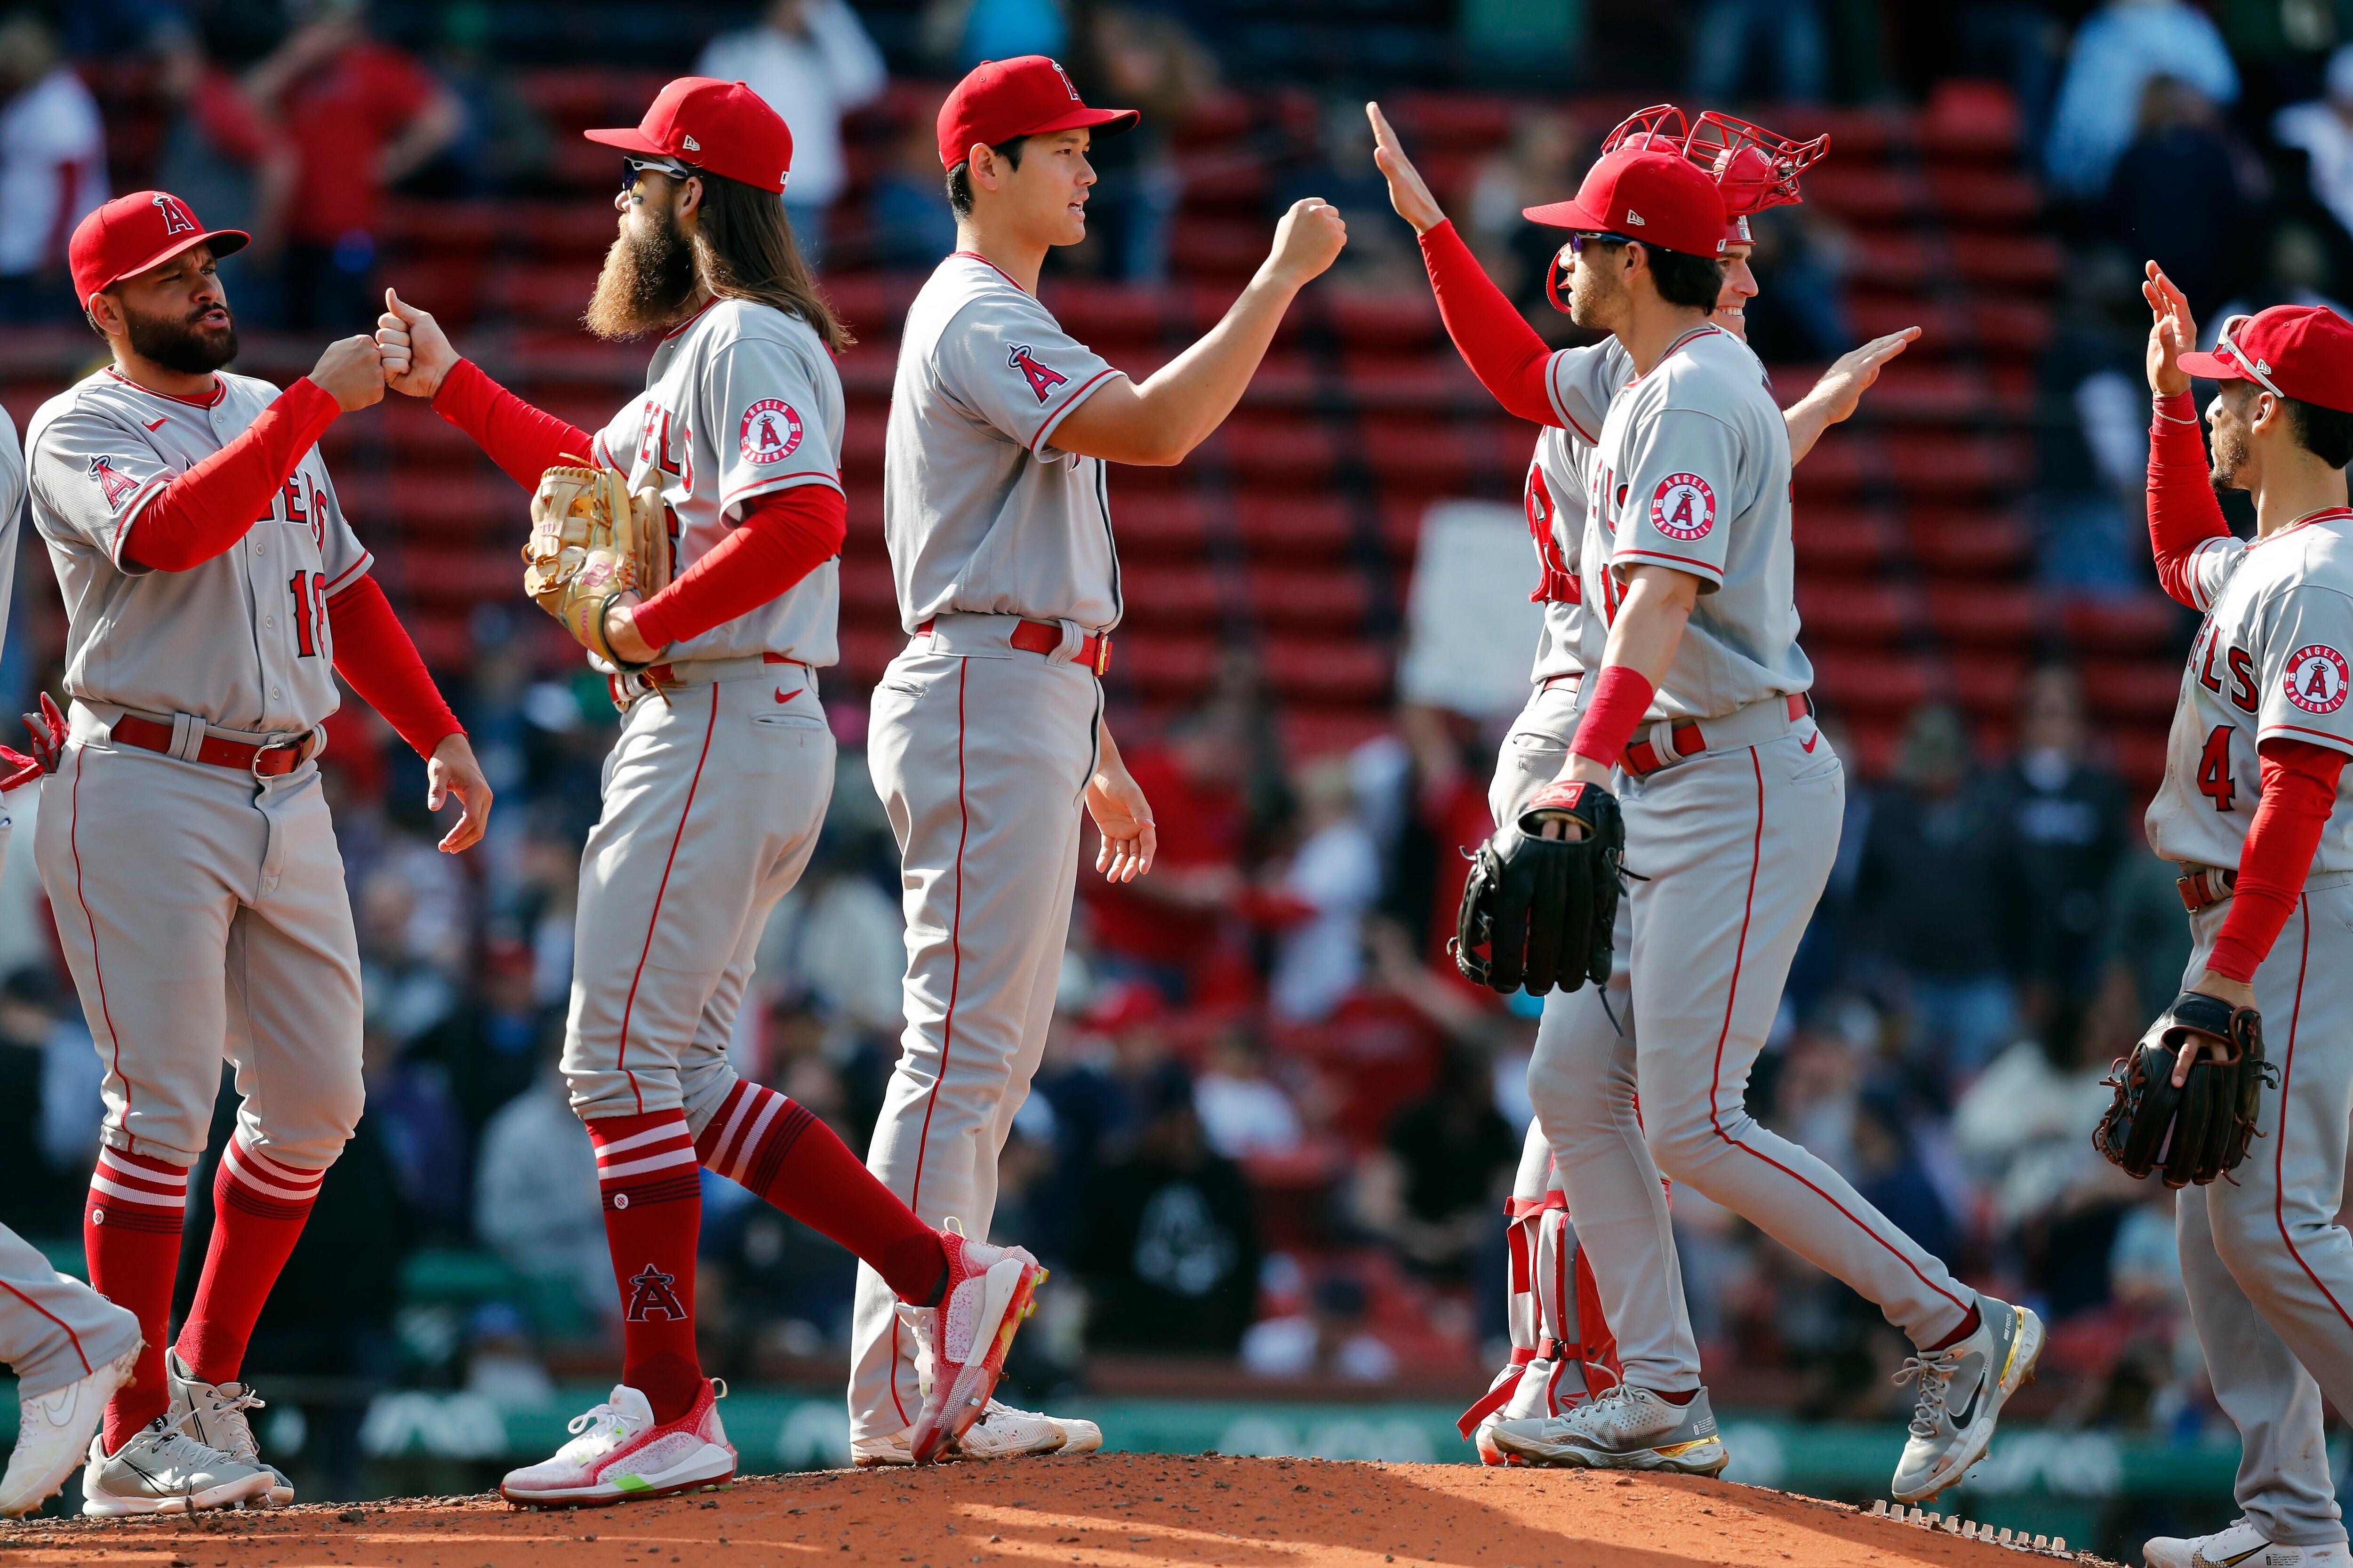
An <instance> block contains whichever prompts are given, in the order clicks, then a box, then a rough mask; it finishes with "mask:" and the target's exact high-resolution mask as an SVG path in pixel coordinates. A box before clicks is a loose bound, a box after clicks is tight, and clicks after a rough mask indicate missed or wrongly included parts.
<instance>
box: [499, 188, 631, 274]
mask: <svg viewBox="0 0 2353 1568" xmlns="http://www.w3.org/2000/svg"><path fill="white" fill-rule="evenodd" d="M615 173H616V174H618V168H617V166H616V170H615ZM510 221H511V229H510V232H512V233H513V234H515V235H517V236H519V237H521V238H522V242H523V245H524V247H525V248H526V249H527V250H528V251H529V252H530V254H531V255H532V256H533V257H535V258H538V259H540V260H542V261H581V260H590V261H597V260H601V259H602V258H603V257H604V254H605V252H606V251H607V250H609V249H610V248H612V245H613V238H614V236H615V234H616V233H617V232H618V231H617V224H618V223H619V222H620V217H619V215H617V213H615V212H614V211H613V208H612V206H611V205H610V204H608V203H589V202H583V201H576V200H575V201H560V202H528V203H524V204H522V205H521V207H520V208H519V209H518V210H517V211H516V212H515V213H514V215H513V216H512V219H511V220H510Z"/></svg>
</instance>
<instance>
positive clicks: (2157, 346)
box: [2140, 261, 2198, 397]
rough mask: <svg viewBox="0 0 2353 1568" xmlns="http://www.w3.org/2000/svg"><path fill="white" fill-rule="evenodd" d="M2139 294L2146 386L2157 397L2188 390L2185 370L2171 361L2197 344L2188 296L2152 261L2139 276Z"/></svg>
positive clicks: (2196, 328) (2187, 375)
mask: <svg viewBox="0 0 2353 1568" xmlns="http://www.w3.org/2000/svg"><path fill="white" fill-rule="evenodd" d="M2140 294H2141V298H2142V299H2144V300H2147V301H2148V313H2149V318H2150V320H2149V323H2148V389H2149V390H2150V391H2151V392H2154V393H2155V394H2157V395H2158V396H2159V397H2170V396H2172V395H2174V394H2175V393H2177V392H2187V391H2189V372H2188V371H2186V370H2183V369H2182V368H2181V366H2180V365H2179V364H2177V363H2174V362H2175V361H2176V360H2177V359H2178V358H2179V356H2180V355H2182V354H2185V353H2189V351H2190V350H2192V349H2194V348H2196V347H2197V346H2198V323H2197V321H2194V320H2192V319H2191V317H2190V314H2189V296H2187V295H2185V294H2183V293H2182V291H2181V290H2180V289H2177V288H2175V287H2174V286H2173V279H2170V278H2168V277H2167V276H2166V275H2165V268H2162V267H2159V266H2158V264H2157V263H2156V262H2154V261H2152V262H2150V263H2149V264H2148V276H2147V278H2145V279H2142V280H2141V286H2140Z"/></svg>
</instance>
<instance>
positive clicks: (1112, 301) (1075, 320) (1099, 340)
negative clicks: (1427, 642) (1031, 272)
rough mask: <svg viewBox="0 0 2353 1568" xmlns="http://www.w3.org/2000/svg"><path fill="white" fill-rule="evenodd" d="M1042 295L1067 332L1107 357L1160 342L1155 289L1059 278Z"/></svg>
mask: <svg viewBox="0 0 2353 1568" xmlns="http://www.w3.org/2000/svg"><path fill="white" fill-rule="evenodd" d="M1039 299H1040V300H1042V301H1043V302H1044V304H1045V306H1046V308H1047V309H1048V310H1051V311H1053V312H1054V319H1055V320H1056V321H1060V322H1061V323H1062V330H1063V331H1066V332H1068V333H1070V334H1071V336H1072V337H1074V338H1076V339H1078V340H1079V342H1082V343H1084V344H1086V345H1087V346H1088V347H1090V348H1092V349H1093V350H1094V351H1095V352H1096V353H1099V354H1103V355H1104V356H1105V357H1106V358H1109V357H1112V356H1113V351H1114V350H1116V349H1119V348H1123V347H1130V346H1133V345H1134V344H1137V343H1156V342H1159V341H1160V291H1159V290H1158V289H1149V288H1144V287H1140V286H1137V285H1134V284H1125V283H1097V282H1094V281H1092V279H1072V278H1058V279H1054V280H1053V281H1052V282H1051V283H1050V284H1049V285H1048V286H1047V287H1046V288H1045V289H1041V290H1040V291H1039Z"/></svg>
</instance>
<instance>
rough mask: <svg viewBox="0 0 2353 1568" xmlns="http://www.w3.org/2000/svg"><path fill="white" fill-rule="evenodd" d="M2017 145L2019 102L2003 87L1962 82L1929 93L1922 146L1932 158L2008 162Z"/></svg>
mask: <svg viewBox="0 0 2353 1568" xmlns="http://www.w3.org/2000/svg"><path fill="white" fill-rule="evenodd" d="M2018 142H2019V124H2018V100H2016V99H2015V98H2013V97H2011V96H2010V89H2008V88H2006V87H2004V86H2002V85H2001V84H2000V83H1999V82H1992V81H1980V80H1977V79H1969V78H1959V79H1952V80H1947V81H1940V82H1938V83H1937V84H1936V86H1935V87H1934V88H1932V89H1929V93H1928V107H1927V110H1926V113H1924V114H1923V115H1922V117H1921V124H1920V146H1921V150H1922V151H1923V152H1925V153H1927V154H1928V156H1930V157H1931V158H1936V159H1946V160H1956V161H1957V160H1964V159H1971V158H1977V159H1984V160H1987V161H1993V160H2006V159H2009V158H2011V157H2014V156H2015V155H2016V154H2017V152H2018Z"/></svg>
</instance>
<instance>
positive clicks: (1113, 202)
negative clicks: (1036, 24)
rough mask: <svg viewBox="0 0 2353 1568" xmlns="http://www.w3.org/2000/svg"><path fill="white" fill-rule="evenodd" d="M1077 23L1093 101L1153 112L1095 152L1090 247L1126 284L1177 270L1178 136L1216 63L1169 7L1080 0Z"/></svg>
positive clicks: (1080, 62)
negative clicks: (1173, 230) (1172, 260)
mask: <svg viewBox="0 0 2353 1568" xmlns="http://www.w3.org/2000/svg"><path fill="white" fill-rule="evenodd" d="M1073 11H1074V15H1073V16H1072V18H1071V79H1073V80H1074V81H1076V82H1077V83H1078V86H1079V90H1080V92H1081V93H1082V95H1083V96H1084V97H1085V98H1087V100H1089V101H1091V102H1101V101H1104V100H1108V101H1110V102H1113V103H1125V104H1132V105H1134V107H1135V108H1137V109H1139V110H1142V111H1143V113H1144V118H1143V119H1142V120H1141V121H1137V122H1136V126H1135V128H1134V130H1133V131H1130V132H1127V133H1126V134H1125V135H1124V136H1108V137H1105V138H1103V140H1101V141H1099V142H1095V143H1094V144H1093V145H1092V147H1090V148H1089V149H1088V150H1087V161H1088V162H1089V163H1092V164H1093V165H1094V171H1095V188H1094V190H1093V191H1092V193H1090V194H1089V195H1088V197H1087V240H1088V248H1089V249H1091V250H1096V249H1098V247H1099V251H1098V256H1099V263H1100V264H1099V266H1098V268H1097V270H1098V272H1099V273H1100V274H1101V275H1102V276H1103V277H1105V278H1109V279H1116V280H1118V281H1120V282H1124V283H1159V282H1163V281H1165V280H1166V278H1167V276H1168V226H1169V222H1170V220H1171V219H1172V218H1173V217H1174V216H1176V204H1177V202H1178V200H1179V199H1180V198H1181V197H1182V196H1183V195H1184V188H1185V186H1184V180H1183V178H1182V176H1181V175H1179V174H1178V173H1177V170H1176V154H1175V153H1174V152H1172V151H1171V147H1172V140H1171V139H1172V134H1173V132H1175V131H1176V129H1177V128H1178V127H1179V126H1181V125H1183V124H1184V122H1185V117H1186V115H1187V114H1188V113H1189V112H1190V111H1191V110H1192V108H1193V106H1194V105H1195V104H1197V103H1198V102H1200V101H1201V100H1204V99H1206V98H1208V96H1209V94H1210V93H1211V92H1213V91H1215V90H1216V89H1217V84H1218V67H1217V61H1216V59H1215V58H1212V57H1211V55H1210V54H1209V52H1208V50H1207V49H1204V48H1203V47H1201V46H1200V44H1199V42H1198V41H1197V40H1196V39H1195V38H1194V37H1193V35H1192V34H1190V33H1189V32H1187V31H1186V29H1185V25H1184V24H1183V23H1182V22H1180V21H1179V20H1177V18H1176V16H1175V15H1174V14H1173V13H1171V12H1167V11H1162V10H1157V9H1145V8H1143V7H1138V6H1130V5H1107V4H1102V3H1100V0H1080V3H1079V4H1078V5H1076V6H1074V7H1073Z"/></svg>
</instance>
